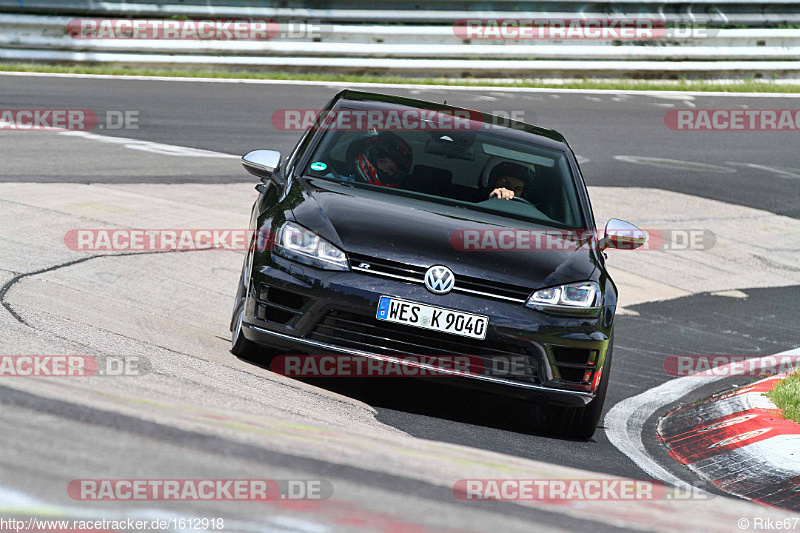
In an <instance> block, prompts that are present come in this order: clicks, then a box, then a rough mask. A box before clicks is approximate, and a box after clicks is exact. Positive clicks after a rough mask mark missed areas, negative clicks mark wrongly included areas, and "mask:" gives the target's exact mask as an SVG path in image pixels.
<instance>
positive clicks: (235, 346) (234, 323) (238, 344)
mask: <svg viewBox="0 0 800 533" xmlns="http://www.w3.org/2000/svg"><path fill="white" fill-rule="evenodd" d="M252 260H253V250H252V248H251V250H250V252H249V253H248V254H247V255H246V256H245V259H244V265H243V266H242V274H241V276H239V288H238V290H237V291H236V303H234V305H233V316H232V317H231V353H232V354H233V355H235V356H237V357H242V358H244V359H251V360H252V359H255V358H256V357H257V356H258V352H259V347H258V345H257V344H256V343H254V342H251V341H249V340H247V339H246V338H245V336H244V333H243V332H242V329H243V328H244V326H243V325H242V324H243V322H244V312H245V307H246V305H245V304H246V303H247V292H248V289H249V287H250V264H251V261H252Z"/></svg>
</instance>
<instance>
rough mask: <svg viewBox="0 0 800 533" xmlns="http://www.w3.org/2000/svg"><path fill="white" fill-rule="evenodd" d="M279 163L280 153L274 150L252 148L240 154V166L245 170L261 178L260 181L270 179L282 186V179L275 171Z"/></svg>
mask: <svg viewBox="0 0 800 533" xmlns="http://www.w3.org/2000/svg"><path fill="white" fill-rule="evenodd" d="M280 165H281V153H280V152H277V151H275V150H253V151H252V152H248V153H246V154H245V155H243V156H242V166H243V167H244V169H245V170H246V171H248V172H249V173H250V174H252V175H253V176H257V177H259V178H261V181H265V180H272V181H273V182H275V184H276V185H278V186H280V187H282V186H283V185H284V183H283V180H280V179H279V178H278V177H277V175H276V173H275V172H276V171H277V170H278V167H280Z"/></svg>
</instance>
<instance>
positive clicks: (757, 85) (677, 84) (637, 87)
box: [0, 63, 800, 93]
mask: <svg viewBox="0 0 800 533" xmlns="http://www.w3.org/2000/svg"><path fill="white" fill-rule="evenodd" d="M0 70H2V71H13V72H48V73H63V74H103V75H114V76H173V77H191V78H228V79H230V78H247V79H256V80H306V81H321V82H331V81H332V82H343V83H388V84H404V83H414V84H421V85H449V86H476V87H489V86H491V87H538V88H560V89H601V90H615V91H619V90H625V91H713V92H748V93H762V92H770V93H799V92H800V85H794V84H780V83H776V82H771V81H764V80H742V81H737V82H733V83H721V82H715V81H704V80H698V81H689V80H679V81H663V80H654V81H645V80H619V81H596V80H589V79H584V80H574V81H566V82H564V83H554V82H546V81H539V80H534V79H531V80H502V79H500V80H498V79H479V78H408V77H400V76H375V75H356V74H295V73H285V72H259V71H252V70H203V69H188V68H187V69H179V68H164V69H160V68H144V67H125V66H119V65H78V66H62V65H46V64H23V63H0Z"/></svg>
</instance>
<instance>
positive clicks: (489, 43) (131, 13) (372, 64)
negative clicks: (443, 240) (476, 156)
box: [0, 0, 800, 78]
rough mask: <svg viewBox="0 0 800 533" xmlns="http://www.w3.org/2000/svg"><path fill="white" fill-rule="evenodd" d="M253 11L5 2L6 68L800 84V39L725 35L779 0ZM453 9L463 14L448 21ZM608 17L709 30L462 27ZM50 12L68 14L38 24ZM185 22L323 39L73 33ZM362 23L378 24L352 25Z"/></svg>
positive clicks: (752, 31)
mask: <svg viewBox="0 0 800 533" xmlns="http://www.w3.org/2000/svg"><path fill="white" fill-rule="evenodd" d="M244 4H245V3H244V2H233V1H224V2H210V3H209V4H207V5H185V4H183V3H177V2H157V3H155V2H137V3H127V2H94V1H88V0H66V1H63V2H55V1H35V2H25V3H24V12H23V13H20V12H19V11H20V7H19V3H18V2H10V1H8V0H0V60H3V61H46V62H64V63H73V62H79V63H123V64H139V65H162V66H173V65H175V66H177V65H186V66H195V65H196V66H200V65H203V66H208V67H223V68H224V67H240V68H251V69H254V68H263V69H273V70H276V69H277V70H289V69H291V70H316V71H346V72H375V73H397V74H422V75H426V76H431V75H440V74H441V75H447V76H465V75H467V76H476V77H479V76H491V77H504V76H513V77H520V76H522V77H525V76H536V77H547V76H614V77H625V76H629V77H639V76H644V77H663V76H667V77H676V76H680V75H681V74H682V73H683V74H685V75H687V76H690V77H709V76H716V77H718V76H723V75H731V76H733V77H781V78H795V77H798V74H800V62H798V60H799V59H800V29H792V28H788V29H787V28H765V27H753V28H736V29H729V28H725V27H722V28H720V27H718V26H720V25H733V24H736V21H738V23H740V24H742V25H772V24H787V23H791V22H796V23H800V3H797V4H795V3H792V2H787V1H780V0H779V1H777V2H770V3H769V4H760V3H753V2H727V3H725V4H716V5H714V6H712V5H711V4H708V5H706V4H688V5H687V4H685V3H678V2H673V1H671V0H667V1H665V0H660V1H658V2H647V1H645V2H637V3H632V2H610V3H604V4H600V3H593V2H581V3H577V2H573V1H572V0H556V1H551V2H547V3H530V4H526V5H525V7H526V9H531V8H533V7H536V6H539V7H542V8H543V9H544V8H547V10H543V11H537V12H535V13H533V12H531V13H527V14H526V13H523V12H518V11H502V8H504V7H509V8H511V7H512V4H511V3H508V2H497V3H495V4H493V6H494V7H495V9H496V10H495V11H493V12H485V11H466V10H465V9H466V8H469V7H478V6H483V5H485V4H482V3H480V4H479V3H477V2H471V1H466V0H465V1H455V0H454V1H452V2H451V1H448V0H437V1H436V2H432V3H429V4H426V9H424V10H407V9H398V7H399V6H400V3H399V2H395V1H391V2H390V1H385V2H379V3H378V4H376V9H375V10H369V11H368V10H366V6H367V5H368V4H367V3H366V2H359V1H356V2H354V3H350V4H349V7H348V8H347V9H317V8H312V7H306V3H305V2H293V1H291V0H290V1H288V2H282V3H281V6H283V7H277V6H271V5H269V2H251V3H247V6H245V5H244ZM362 4H363V5H362ZM448 6H451V7H452V10H451V11H444V9H445V8H446V7H448ZM600 6H605V9H606V11H609V10H610V11H612V13H608V12H604V13H602V14H599V15H596V16H597V17H598V18H606V19H607V18H610V17H615V18H617V17H618V18H632V17H638V18H644V17H647V18H651V19H653V20H656V21H664V23H665V24H667V25H670V24H674V23H675V21H680V24H685V25H689V24H691V25H699V26H700V30H701V31H699V32H693V31H685V32H680V33H679V34H678V35H671V36H670V37H669V38H661V39H656V40H648V41H625V40H606V41H601V40H548V39H537V40H524V39H518V40H485V39H472V40H470V39H464V38H463V34H460V33H459V32H457V31H455V30H454V22H455V21H456V20H459V17H461V18H471V19H475V18H493V17H494V18H498V17H513V18H526V17H527V16H530V17H535V18H537V19H542V18H551V19H555V18H559V16H560V17H563V18H570V19H576V18H586V17H590V16H591V14H592V13H594V11H593V10H595V8H597V10H600V9H601V7H600ZM609 6H610V7H609ZM687 6H688V7H687ZM362 8H364V9H362ZM755 8H757V9H755ZM460 10H461V11H460ZM14 11H16V12H14ZM651 11H657V13H651ZM40 12H48V13H64V15H62V16H52V15H42V14H31V13H40ZM178 15H180V16H181V17H193V18H204V17H205V18H211V17H213V18H225V17H237V18H239V17H251V18H257V17H260V18H269V19H277V20H278V21H284V20H292V21H309V24H310V25H313V26H314V27H315V28H316V30H317V31H316V33H314V32H303V31H300V32H299V34H300V35H305V36H304V37H293V38H274V39H269V40H156V39H153V40H142V39H76V38H74V37H73V36H70V35H69V34H68V32H67V25H68V24H69V22H70V21H71V20H74V19H75V18H76V17H81V16H83V17H93V18H110V17H123V18H124V17H149V18H171V17H175V16H178ZM359 17H361V19H360V20H365V21H368V22H365V23H354V22H349V21H351V20H358V19H359ZM670 21H672V22H670ZM377 22H381V23H377ZM400 22H401V23H402V24H399V23H400ZM293 24H302V22H293ZM298 27H299V28H301V30H302V27H301V26H298ZM687 27H688V26H687ZM312 33H313V34H312Z"/></svg>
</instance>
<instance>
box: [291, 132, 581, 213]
mask: <svg viewBox="0 0 800 533" xmlns="http://www.w3.org/2000/svg"><path fill="white" fill-rule="evenodd" d="M304 174H305V175H309V176H314V177H320V178H327V179H333V180H342V181H347V182H352V183H357V184H362V185H364V186H366V187H370V188H372V187H375V188H380V189H382V190H385V191H387V192H392V191H409V192H412V193H414V196H418V197H420V198H424V199H426V200H429V201H432V202H445V203H449V204H452V203H456V204H458V205H460V206H462V207H466V208H467V209H473V210H476V211H483V212H490V213H493V214H499V215H505V216H510V217H513V218H519V219H524V220H529V221H532V222H535V223H539V224H545V225H555V226H568V227H580V226H581V220H582V217H581V213H580V209H579V204H578V199H577V192H576V190H575V183H574V180H573V178H572V174H571V172H570V168H569V165H568V162H567V157H566V154H565V153H564V152H562V151H559V150H554V149H551V148H545V147H542V146H537V145H534V144H529V143H523V142H519V141H515V140H511V139H507V138H505V137H502V136H500V135H497V134H496V133H493V132H492V130H491V126H489V127H481V128H480V129H474V130H472V131H463V130H462V131H452V130H450V131H443V130H427V131H423V130H411V131H409V130H393V131H374V130H373V131H367V130H366V129H364V130H360V131H358V130H356V131H351V130H348V131H340V130H333V129H330V130H327V131H326V133H325V135H324V137H323V139H322V141H321V142H320V144H319V146H318V147H317V149H316V150H315V152H314V154H313V155H312V157H311V159H309V162H308V166H307V168H306V169H305V172H304Z"/></svg>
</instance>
